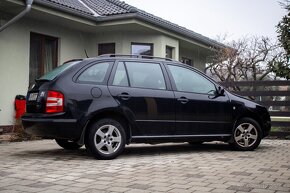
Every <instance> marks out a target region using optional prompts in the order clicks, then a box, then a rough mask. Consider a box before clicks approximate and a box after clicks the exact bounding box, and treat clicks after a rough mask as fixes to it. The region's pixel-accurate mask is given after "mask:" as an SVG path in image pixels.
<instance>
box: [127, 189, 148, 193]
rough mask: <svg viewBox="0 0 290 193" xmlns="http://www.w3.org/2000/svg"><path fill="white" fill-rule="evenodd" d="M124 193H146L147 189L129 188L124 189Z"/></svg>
mask: <svg viewBox="0 0 290 193" xmlns="http://www.w3.org/2000/svg"><path fill="white" fill-rule="evenodd" d="M126 193H148V191H147V190H140V189H130V190H128V191H126Z"/></svg>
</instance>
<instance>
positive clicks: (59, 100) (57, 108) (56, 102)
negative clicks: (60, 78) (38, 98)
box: [45, 91, 64, 113]
mask: <svg viewBox="0 0 290 193" xmlns="http://www.w3.org/2000/svg"><path fill="white" fill-rule="evenodd" d="M63 103H64V96H63V94H62V93H61V92H57V91H48V92H47V98H46V108H45V112H46V113H60V112H63V106H64V104H63Z"/></svg>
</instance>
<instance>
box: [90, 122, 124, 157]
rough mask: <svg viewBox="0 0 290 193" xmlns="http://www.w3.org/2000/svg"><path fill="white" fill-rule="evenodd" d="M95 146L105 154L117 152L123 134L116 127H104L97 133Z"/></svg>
mask: <svg viewBox="0 0 290 193" xmlns="http://www.w3.org/2000/svg"><path fill="white" fill-rule="evenodd" d="M94 138H95V146H96V148H97V150H98V151H99V152H101V153H103V154H106V155H110V154H112V153H114V152H116V151H117V150H118V149H119V148H120V145H121V140H122V137H121V133H120V131H119V130H118V129H117V128H116V127H115V126H114V125H104V126H102V127H100V128H99V129H98V130H97V132H96V133H95V137H94Z"/></svg>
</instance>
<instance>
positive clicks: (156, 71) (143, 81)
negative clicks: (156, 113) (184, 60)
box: [125, 62, 166, 90]
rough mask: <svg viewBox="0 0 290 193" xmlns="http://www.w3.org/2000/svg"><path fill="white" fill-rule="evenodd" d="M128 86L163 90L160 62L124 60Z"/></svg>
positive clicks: (163, 81) (163, 82) (163, 83)
mask: <svg viewBox="0 0 290 193" xmlns="http://www.w3.org/2000/svg"><path fill="white" fill-rule="evenodd" d="M125 65H126V68H127V71H128V76H129V81H130V86H131V87H137V88H148V89H160V90H165V89H166V85H165V79H164V76H163V73H162V69H161V67H160V64H158V63H149V62H125Z"/></svg>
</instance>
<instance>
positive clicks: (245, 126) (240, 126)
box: [230, 118, 262, 151]
mask: <svg viewBox="0 0 290 193" xmlns="http://www.w3.org/2000/svg"><path fill="white" fill-rule="evenodd" d="M261 139H262V131H261V127H260V125H259V123H258V122H257V121H255V120H254V119H251V118H242V119H240V120H239V121H238V122H237V123H236V127H235V129H234V131H233V138H232V141H231V142H230V144H231V145H232V147H233V148H234V149H236V150H240V151H251V150H254V149H256V148H257V147H258V146H259V144H260V142H261Z"/></svg>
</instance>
